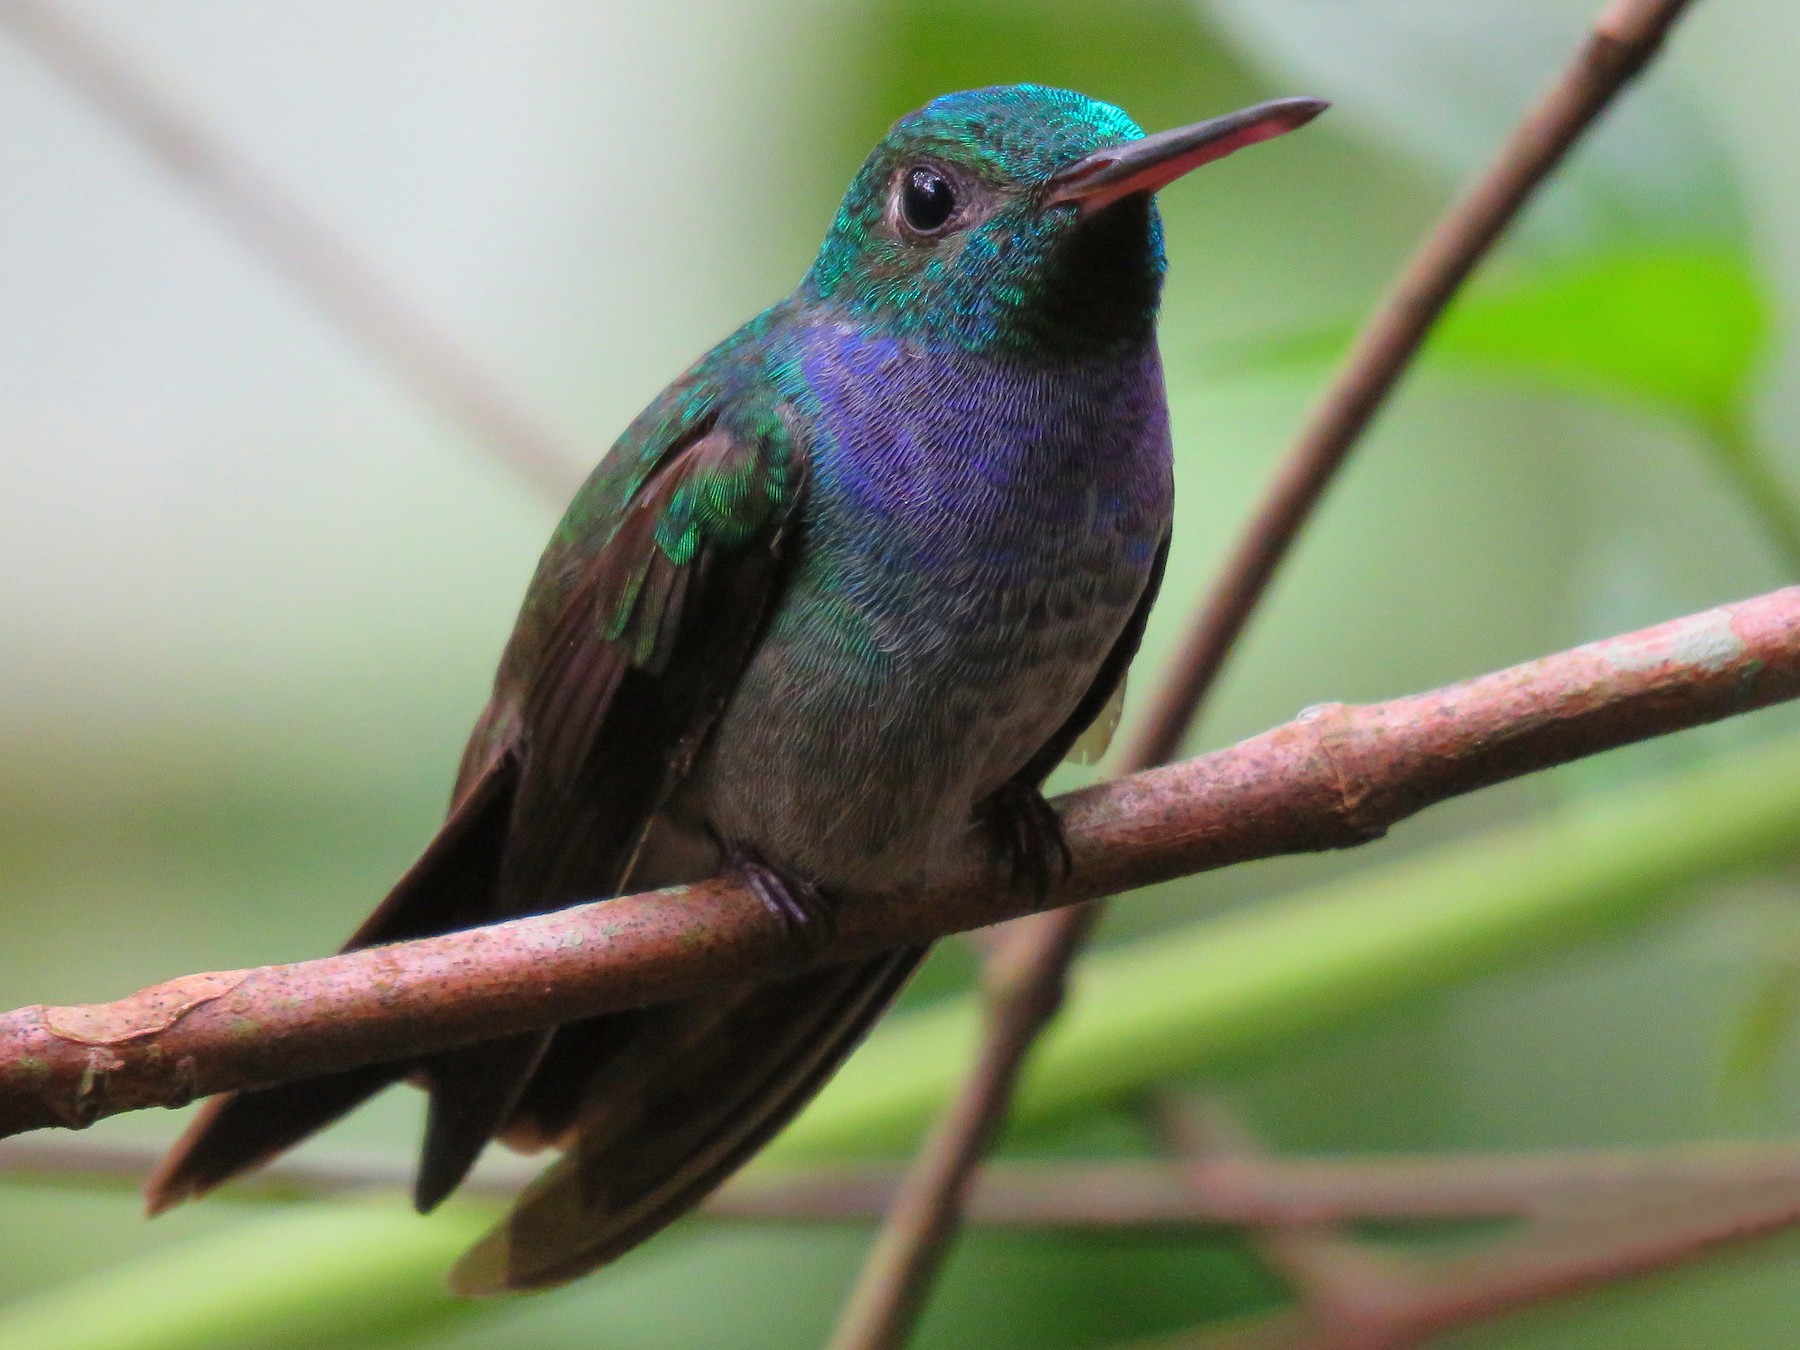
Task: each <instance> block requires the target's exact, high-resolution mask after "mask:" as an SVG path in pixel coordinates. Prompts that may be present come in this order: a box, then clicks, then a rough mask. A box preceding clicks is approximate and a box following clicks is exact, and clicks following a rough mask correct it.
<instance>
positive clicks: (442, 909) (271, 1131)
mask: <svg viewBox="0 0 1800 1350" xmlns="http://www.w3.org/2000/svg"><path fill="white" fill-rule="evenodd" d="M517 780H518V764H517V761H516V760H515V759H514V758H513V757H512V756H511V755H502V756H500V757H499V758H497V759H496V760H494V761H493V763H491V764H490V765H488V767H487V768H486V769H485V770H484V771H483V773H482V774H481V776H480V777H479V778H478V779H477V780H476V781H475V782H474V783H473V784H471V785H470V786H469V788H468V789H467V791H465V792H464V793H462V795H461V798H460V800H459V801H458V803H457V805H456V808H455V809H454V810H453V811H452V812H451V813H450V818H449V819H448V820H446V821H445V822H444V827H443V828H442V829H441V830H439V831H438V833H437V837H436V838H434V839H433V840H432V841H431V843H430V844H429V845H428V846H427V847H426V849H425V852H424V853H422V854H421V855H420V856H419V860H418V861H417V862H416V863H414V864H413V865H412V868H411V869H410V870H409V871H408V872H407V874H406V875H405V876H403V877H402V878H400V881H399V884H398V885H396V886H395V887H394V889H393V890H392V891H391V892H390V893H389V894H388V897H387V899H386V900H384V901H382V903H381V905H380V907H379V908H377V909H376V911H375V912H374V913H373V914H371V915H370V916H369V917H368V919H367V920H365V921H364V923H363V925H362V927H361V928H359V929H357V930H356V933H355V935H354V936H352V937H351V939H350V941H349V942H348V943H347V944H346V945H345V950H346V951H348V950H351V949H352V948H356V947H370V946H374V945H375V944H377V943H382V942H399V941H403V940H405V939H407V938H414V937H424V936H426V935H428V934H432V933H443V932H448V931H450V930H451V929H455V928H464V927H467V926H469V925H471V924H475V923H480V922H481V921H482V920H483V919H485V918H487V917H488V915H489V913H490V911H491V909H492V905H493V895H494V884H495V879H496V877H497V876H498V873H499V866H500V848H501V845H502V843H503V842H504V840H505V837H506V825H507V820H508V817H509V816H510V815H511V812H512V798H513V790H514V787H515V786H516V784H517ZM487 1050H488V1047H486V1046H473V1047H470V1049H469V1050H467V1051H461V1052H457V1053H456V1054H452V1055H447V1056H444V1057H443V1059H444V1062H445V1064H446V1065H450V1066H452V1067H451V1068H450V1069H449V1071H448V1079H449V1081H454V1082H456V1083H458V1084H461V1083H463V1082H465V1081H466V1075H465V1074H463V1073H461V1072H459V1071H457V1070H456V1069H455V1068H454V1064H455V1063H456V1062H458V1061H459V1059H460V1057H463V1056H467V1057H469V1058H470V1059H471V1062H473V1060H474V1058H475V1057H477V1056H478V1055H479V1054H480V1053H481V1052H484V1051H487ZM531 1062H535V1058H534V1059H533V1060H532V1061H531ZM415 1067H416V1066H415V1065H414V1064H412V1063H410V1062H405V1063H399V1064H368V1065H364V1066H363V1067H361V1068H358V1069H350V1070H347V1071H345V1072H343V1073H335V1074H327V1075H325V1076H323V1077H320V1078H308V1079H302V1080H301V1081H299V1082H295V1083H283V1084H282V1085H280V1086H279V1087H273V1088H264V1089H261V1090H258V1091H255V1092H234V1093H231V1094H229V1095H227V1096H225V1097H221V1098H219V1099H218V1100H216V1101H214V1102H211V1103H209V1104H208V1105H207V1107H206V1108H205V1110H203V1111H202V1112H201V1113H200V1115H199V1116H198V1117H196V1118H195V1120H194V1123H193V1124H192V1125H191V1126H189V1127H188V1130H187V1132H186V1133H185V1134H184V1135H182V1137H181V1139H180V1140H179V1141H178V1142H177V1143H176V1145H175V1147H174V1148H172V1149H171V1150H170V1151H169V1154H168V1156H167V1157H165V1158H164V1159H163V1161H162V1162H161V1164H160V1165H159V1166H158V1167H157V1169H156V1171H155V1172H154V1173H152V1174H151V1177H150V1180H149V1181H148V1182H147V1183H146V1184H145V1188H144V1195H145V1199H146V1201H147V1203H148V1206H149V1210H150V1212H151V1213H152V1214H159V1213H161V1212H162V1211H163V1210H165V1209H168V1208H169V1207H170V1206H172V1205H176V1204H179V1203H181V1201H183V1200H188V1199H192V1198H193V1197H195V1196H198V1195H202V1194H204V1193H205V1192H207V1191H209V1190H211V1189H212V1188H213V1187H214V1186H217V1185H219V1184H220V1183H221V1182H224V1181H229V1180H230V1179H231V1178H232V1177H234V1176H236V1175H237V1174H238V1173H240V1172H246V1171H249V1170H250V1169H251V1168H253V1167H257V1166H260V1165H261V1164H263V1163H265V1162H267V1161H269V1159H271V1158H273V1157H274V1156H275V1155H276V1154H278V1153H280V1152H282V1151H283V1150H285V1149H288V1148H292V1147H293V1146H294V1145H295V1144H297V1143H299V1142H300V1141H301V1140H302V1139H304V1138H306V1137H307V1136H308V1135H310V1134H312V1133H313V1132H314V1131H316V1130H320V1129H323V1128H324V1127H325V1126H327V1125H329V1124H331V1123H332V1122H333V1121H335V1120H337V1119H338V1118H339V1117H340V1116H342V1115H344V1113H345V1112H347V1111H349V1110H350V1109H351V1108H352V1107H354V1106H356V1105H358V1104H359V1103H361V1102H363V1101H365V1100H367V1099H368V1098H370V1097H372V1096H374V1095H375V1094H376V1093H377V1092H379V1091H381V1089H383V1088H385V1087H387V1086H388V1085H389V1084H390V1083H394V1082H397V1081H398V1080H399V1079H401V1078H403V1077H405V1076H406V1075H407V1074H409V1073H411V1072H412V1070H413V1069H414V1068H415ZM524 1076H529V1064H528V1065H527V1066H526V1071H525V1075H524ZM520 1085H521V1086H522V1085H523V1077H521V1080H520ZM434 1095H435V1094H434ZM516 1098H517V1092H516V1091H514V1093H513V1096H512V1098H510V1099H509V1100H508V1101H507V1102H506V1103H505V1104H504V1106H503V1108H502V1109H501V1111H500V1115H501V1116H504V1115H505V1113H506V1112H507V1111H510V1110H511V1108H512V1102H513V1100H516ZM435 1114H437V1113H435V1112H434V1115H435ZM457 1114H462V1113H461V1112H458V1113H457ZM489 1132H490V1133H491V1132H492V1130H491V1128H490V1131H489ZM461 1135H462V1131H461V1130H458V1131H457V1133H456V1137H457V1138H458V1139H459V1140H460V1139H461ZM441 1148H442V1151H443V1153H444V1158H443V1159H442V1160H440V1161H439V1163H438V1165H437V1166H438V1171H437V1173H436V1175H437V1176H440V1177H441V1176H443V1175H447V1174H448V1173H449V1172H450V1171H452V1170H454V1167H453V1163H454V1157H455V1154H456V1152H457V1151H458V1150H452V1149H449V1148H448V1147H447V1146H441ZM467 1148H468V1145H467V1144H466V1143H462V1144H460V1149H461V1150H462V1151H466V1150H467ZM475 1152H479V1145H477V1146H476V1148H475ZM473 1160H474V1158H473V1154H472V1153H471V1155H470V1158H469V1162H473ZM430 1161H431V1158H430V1155H429V1152H428V1155H427V1162H428V1163H429V1162H430ZM467 1170H468V1163H464V1164H462V1166H461V1170H460V1171H456V1179H457V1180H459V1179H460V1178H461V1175H462V1173H463V1172H466V1171H467ZM450 1185H451V1186H454V1185H455V1180H452V1181H451V1182H450ZM446 1189H447V1188H446ZM426 1193H427V1192H426V1191H425V1190H424V1178H423V1176H422V1177H421V1194H422V1195H423V1194H426ZM440 1198H441V1196H440Z"/></svg>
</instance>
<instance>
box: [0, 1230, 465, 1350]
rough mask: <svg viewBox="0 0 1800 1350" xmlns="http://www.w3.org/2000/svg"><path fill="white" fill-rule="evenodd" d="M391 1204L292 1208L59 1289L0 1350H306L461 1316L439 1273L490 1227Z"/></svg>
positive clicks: (3, 1325)
mask: <svg viewBox="0 0 1800 1350" xmlns="http://www.w3.org/2000/svg"><path fill="white" fill-rule="evenodd" d="M493 1216H494V1215H493V1210H492V1209H490V1208H488V1207H485V1206H466V1207H465V1206H458V1205H447V1206H445V1207H444V1208H443V1209H442V1210H440V1211H439V1212H438V1213H436V1214H434V1215H433V1216H432V1217H431V1218H429V1219H421V1218H419V1216H418V1215H416V1214H414V1213H413V1212H412V1210H411V1209H410V1208H409V1207H406V1206H404V1205H401V1204H397V1203H391V1202H389V1203H360V1204H359V1203H341V1204H325V1205H311V1204H309V1205H304V1206H301V1207H298V1208H295V1209H293V1210H290V1211H288V1212H287V1213H284V1214H281V1215H279V1216H274V1217H265V1218H261V1219H258V1220H257V1221H255V1222H253V1223H247V1224H234V1225H232V1226H231V1227H229V1228H227V1229H225V1230H224V1231H223V1232H219V1233H214V1234H211V1235H209V1236H207V1237H204V1238H198V1239H196V1240H194V1241H191V1242H187V1243H183V1244H181V1245H180V1246H177V1247H173V1248H171V1249H169V1250H167V1251H164V1252H159V1253H157V1254H155V1255H153V1256H148V1257H145V1258H144V1259H143V1260H141V1261H137V1262H135V1263H133V1264H131V1265H128V1266H125V1267H123V1268H120V1269H117V1270H108V1271H101V1272H99V1273H98V1274H95V1275H92V1276H88V1277H86V1278H84V1279H77V1280H70V1281H69V1282H67V1283H66V1284H60V1285H57V1286H55V1287H54V1288H52V1289H49V1290H47V1291H46V1292H44V1293H42V1294H39V1295H37V1296H35V1297H31V1298H27V1299H25V1300H23V1301H21V1302H19V1303H15V1304H13V1305H12V1306H11V1307H10V1308H7V1309H6V1310H5V1311H4V1313H0V1350H196V1348H197V1347H200V1346H210V1347H217V1348H218V1350H224V1348H225V1347H236V1348H237V1350H244V1347H255V1348H256V1350H286V1348H287V1347H292V1350H317V1348H318V1347H320V1346H328V1345H347V1344H352V1343H355V1342H357V1341H361V1340H364V1339H368V1340H378V1339H380V1338H381V1337H383V1336H386V1335H390V1334H396V1333H401V1332H407V1333H410V1332H415V1331H418V1330H420V1329H421V1328H423V1327H427V1326H431V1325H435V1324H437V1323H440V1322H443V1321H446V1320H449V1319H452V1318H460V1317H467V1316H469V1315H471V1314H477V1313H479V1312H480V1311H481V1309H482V1305H481V1304H477V1303H467V1302H459V1301H457V1300H455V1299H452V1298H451V1297H450V1295H449V1293H448V1292H447V1291H446V1290H445V1289H444V1271H445V1270H446V1269H448V1268H449V1265H450V1262H451V1261H453V1260H455V1258H456V1256H457V1254H458V1253H459V1252H461V1251H462V1249H463V1248H464V1247H466V1246H468V1245H469V1243H471V1242H473V1241H474V1240H475V1239H476V1238H477V1237H479V1236H480V1235H481V1232H482V1230H483V1229H484V1228H486V1227H487V1225H488V1224H489V1223H491V1222H492V1221H493Z"/></svg>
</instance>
